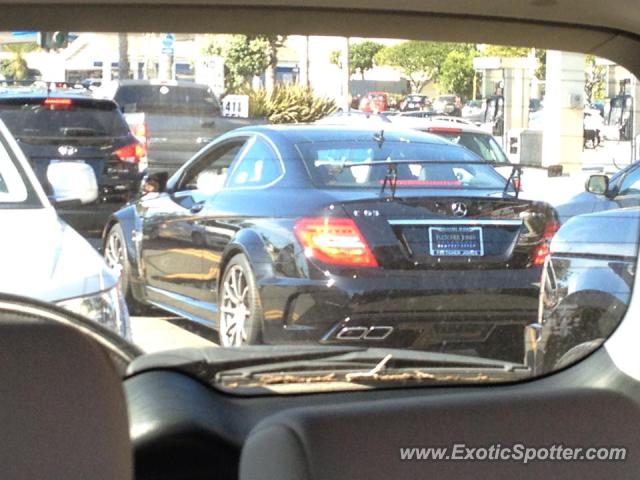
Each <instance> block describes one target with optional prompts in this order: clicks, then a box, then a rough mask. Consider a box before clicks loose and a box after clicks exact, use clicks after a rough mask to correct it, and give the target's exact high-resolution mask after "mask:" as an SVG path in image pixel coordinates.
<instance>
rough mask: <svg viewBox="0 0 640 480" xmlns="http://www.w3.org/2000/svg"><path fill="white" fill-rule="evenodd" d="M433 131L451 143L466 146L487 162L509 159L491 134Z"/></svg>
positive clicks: (499, 161)
mask: <svg viewBox="0 0 640 480" xmlns="http://www.w3.org/2000/svg"><path fill="white" fill-rule="evenodd" d="M433 133H435V134H436V135H438V136H440V137H444V138H446V139H447V140H450V141H452V142H453V143H457V144H458V145H462V146H463V147H466V148H468V149H469V150H471V151H472V152H473V153H475V154H476V155H478V156H479V157H480V158H482V159H483V160H486V161H487V162H492V163H495V162H497V163H504V162H508V161H509V159H508V158H507V156H506V154H505V153H504V151H503V150H502V148H500V145H498V142H496V140H495V139H494V138H493V137H492V136H491V135H483V134H481V133H471V132H450V131H447V132H433Z"/></svg>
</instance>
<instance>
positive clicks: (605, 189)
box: [585, 175, 609, 195]
mask: <svg viewBox="0 0 640 480" xmlns="http://www.w3.org/2000/svg"><path fill="white" fill-rule="evenodd" d="M585 190H586V191H587V192H590V193H594V194H596V195H606V194H607V193H609V177H607V176H606V175H591V176H590V177H589V180H587V184H586V185H585Z"/></svg>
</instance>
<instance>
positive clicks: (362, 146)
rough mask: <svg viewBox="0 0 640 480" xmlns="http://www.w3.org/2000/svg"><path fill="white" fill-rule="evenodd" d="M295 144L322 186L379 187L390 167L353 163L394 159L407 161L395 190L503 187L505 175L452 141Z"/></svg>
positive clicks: (398, 171) (493, 188) (401, 166)
mask: <svg viewBox="0 0 640 480" xmlns="http://www.w3.org/2000/svg"><path fill="white" fill-rule="evenodd" d="M297 148H298V150H299V152H300V154H301V155H302V158H303V160H304V162H305V164H306V166H307V169H308V170H309V174H310V175H311V178H312V180H313V182H314V183H315V184H316V185H318V186H320V187H340V188H345V187H346V188H353V187H359V188H380V187H381V186H382V184H383V183H384V182H385V177H386V176H387V173H388V169H389V168H388V166H386V165H376V166H368V165H360V166H357V165H358V164H361V163H364V162H375V161H387V162H390V161H393V160H397V161H402V162H406V163H402V164H399V165H398V167H397V187H398V188H425V187H429V188H468V189H490V190H502V189H503V188H504V185H505V180H504V178H503V177H502V176H500V175H499V174H498V173H497V172H496V171H495V170H494V169H493V167H491V166H490V165H489V164H483V163H481V164H478V163H475V162H478V161H480V160H481V159H480V158H479V157H477V156H476V155H475V154H474V153H472V152H471V151H469V150H467V149H464V148H458V147H455V146H450V145H441V144H433V143H419V142H398V141H396V142H393V141H386V142H384V143H383V144H382V145H379V144H378V143H376V142H364V141H362V142H358V141H338V142H313V143H300V144H298V145H297ZM412 160H415V161H416V163H411V161H412ZM423 162H424V163H423ZM432 162H433V163H432ZM470 162H472V163H470ZM353 165H356V166H353Z"/></svg>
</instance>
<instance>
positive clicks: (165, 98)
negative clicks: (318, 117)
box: [95, 80, 264, 172]
mask: <svg viewBox="0 0 640 480" xmlns="http://www.w3.org/2000/svg"><path fill="white" fill-rule="evenodd" d="M95 95H96V97H101V98H108V99H111V100H114V101H115V102H117V103H118V105H119V106H120V109H121V110H122V112H123V113H124V116H125V118H126V120H127V122H129V124H130V126H131V129H132V131H133V132H134V133H135V134H136V136H137V137H138V138H139V139H140V140H141V141H142V142H143V143H145V146H146V147H147V151H148V156H149V170H150V171H154V170H163V171H170V172H173V171H175V170H177V169H178V167H180V166H181V165H182V164H183V163H185V162H186V161H187V160H188V159H189V158H191V157H192V156H193V154H194V153H196V152H197V151H198V150H200V149H201V148H202V147H204V146H205V145H206V144H208V143H209V142H210V141H212V140H213V139H215V138H216V137H218V136H219V135H222V134H223V133H225V132H228V131H229V130H233V129H234V128H237V127H243V126H246V125H248V124H252V123H264V120H261V121H256V120H253V121H252V120H249V119H245V118H231V117H224V116H223V115H222V109H221V106H220V103H219V102H218V99H217V98H216V96H215V95H214V93H213V92H212V91H211V89H210V88H209V87H208V86H207V85H203V84H198V83H193V82H178V81H175V80H170V81H160V80H117V81H114V82H109V83H106V84H104V85H102V86H101V88H100V89H98V90H97V91H96V92H95Z"/></svg>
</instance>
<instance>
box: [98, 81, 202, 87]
mask: <svg viewBox="0 0 640 480" xmlns="http://www.w3.org/2000/svg"><path fill="white" fill-rule="evenodd" d="M105 84H107V85H114V84H117V85H119V86H148V85H151V86H154V87H155V86H158V87H161V86H163V85H165V86H167V87H180V88H204V89H209V86H208V85H205V84H204V83H194V82H187V81H180V80H167V81H163V80H130V79H127V80H112V81H110V82H105Z"/></svg>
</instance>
